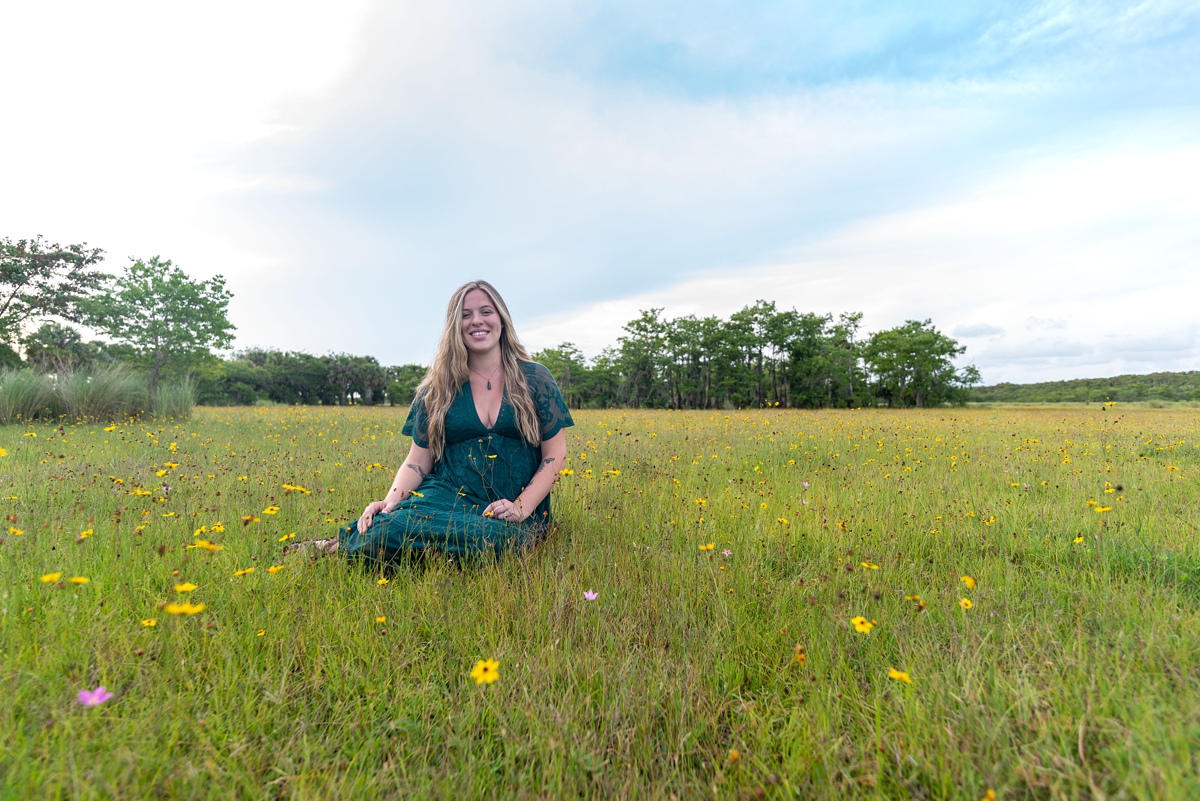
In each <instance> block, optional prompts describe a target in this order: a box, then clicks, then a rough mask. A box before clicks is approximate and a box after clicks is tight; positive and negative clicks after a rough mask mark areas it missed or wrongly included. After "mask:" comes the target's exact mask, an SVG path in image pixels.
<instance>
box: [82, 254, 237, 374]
mask: <svg viewBox="0 0 1200 801" xmlns="http://www.w3.org/2000/svg"><path fill="white" fill-rule="evenodd" d="M232 297H233V294H232V293H230V292H228V291H226V289H225V279H224V278H223V277H222V276H220V275H215V276H213V277H212V278H210V279H208V280H207V281H193V280H192V279H191V278H189V277H188V275H187V273H185V272H184V271H183V270H181V269H179V268H178V267H176V266H174V265H173V264H171V262H170V261H169V260H167V259H162V258H160V257H158V256H155V257H153V258H151V259H149V260H148V261H142V260H141V259H137V260H134V261H133V263H132V264H130V265H128V266H127V267H126V268H125V274H124V275H122V276H120V277H119V278H117V279H116V281H115V282H114V283H113V284H112V286H110V287H106V293H105V295H104V296H103V298H102V299H95V298H93V299H89V300H88V301H87V302H86V304H85V308H86V310H87V320H88V323H89V324H90V325H92V326H93V327H94V328H96V329H98V330H100V331H103V332H104V333H106V334H107V335H108V336H110V337H112V338H113V339H115V340H116V341H117V342H119V343H124V344H126V345H129V346H130V347H131V348H132V349H133V351H134V353H135V355H136V357H137V359H138V360H139V361H141V362H142V363H144V364H145V366H147V367H148V368H149V370H150V393H151V395H153V394H154V393H155V392H156V391H157V390H158V381H159V376H160V375H161V373H162V371H163V370H164V368H170V369H175V370H183V369H187V368H189V367H192V366H194V365H196V364H198V363H200V362H202V361H203V360H204V359H206V358H209V357H211V355H212V353H211V351H210V350H209V349H210V348H227V347H229V345H230V344H231V343H232V342H233V331H234V326H233V324H232V323H230V322H229V317H228V316H227V313H228V310H229V299H230V298H232Z"/></svg>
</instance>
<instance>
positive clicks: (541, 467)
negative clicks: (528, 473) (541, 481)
mask: <svg viewBox="0 0 1200 801" xmlns="http://www.w3.org/2000/svg"><path fill="white" fill-rule="evenodd" d="M553 461H554V457H553V456H549V457H547V458H545V459H543V460H542V463H541V465H539V466H538V469H537V470H535V471H534V473H533V474H534V475H535V476H536V475H537V474H538V473H540V472H542V471H543V470H545V469H546V465H548V464H550V463H551V462H553Z"/></svg>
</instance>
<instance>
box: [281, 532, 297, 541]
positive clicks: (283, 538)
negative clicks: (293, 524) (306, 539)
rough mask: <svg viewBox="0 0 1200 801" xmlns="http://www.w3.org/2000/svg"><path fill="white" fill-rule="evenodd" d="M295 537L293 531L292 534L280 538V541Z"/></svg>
mask: <svg viewBox="0 0 1200 801" xmlns="http://www.w3.org/2000/svg"><path fill="white" fill-rule="evenodd" d="M294 536H296V532H294V531H293V532H292V533H291V534H284V535H283V536H282V537H280V538H279V541H280V542H283V541H284V540H290V539H291V538H292V537H294Z"/></svg>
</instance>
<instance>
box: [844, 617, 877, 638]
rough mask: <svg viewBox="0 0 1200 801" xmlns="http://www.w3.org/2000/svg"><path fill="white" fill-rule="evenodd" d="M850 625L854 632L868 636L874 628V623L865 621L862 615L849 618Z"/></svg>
mask: <svg viewBox="0 0 1200 801" xmlns="http://www.w3.org/2000/svg"><path fill="white" fill-rule="evenodd" d="M850 623H851V624H852V625H853V626H854V630H855V631H857V632H859V633H861V634H870V633H871V629H873V628H875V626H876V624H875V622H874V621H871V620H867V619H866V618H865V617H863V616H862V615H859V616H858V617H852V618H850Z"/></svg>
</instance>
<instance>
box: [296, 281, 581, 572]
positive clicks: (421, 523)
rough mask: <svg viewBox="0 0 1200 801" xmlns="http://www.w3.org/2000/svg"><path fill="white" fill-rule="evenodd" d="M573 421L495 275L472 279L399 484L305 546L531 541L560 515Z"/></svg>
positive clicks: (445, 339)
mask: <svg viewBox="0 0 1200 801" xmlns="http://www.w3.org/2000/svg"><path fill="white" fill-rule="evenodd" d="M574 424H575V423H574V421H573V420H572V419H571V413H570V412H569V411H568V410H567V405H566V403H565V402H564V401H563V397H562V394H561V393H560V392H559V390H558V385H557V384H556V383H555V382H554V377H553V376H552V375H551V374H550V371H549V370H547V369H546V368H545V367H543V366H542V365H540V364H537V363H535V362H533V361H530V359H529V354H528V353H527V352H526V350H525V348H524V347H523V346H522V345H521V343H520V341H519V340H518V339H517V335H516V332H515V331H514V330H513V326H512V320H511V318H510V317H509V314H508V307H507V306H505V305H504V300H503V299H502V298H501V297H500V293H498V292H497V291H496V289H495V287H493V286H492V285H491V284H489V283H487V282H486V281H472V282H470V283H467V284H463V285H462V286H461V287H459V288H458V290H457V291H456V292H455V293H454V295H453V297H451V299H450V305H449V307H448V308H447V310H446V327H445V329H444V330H443V331H442V338H441V342H439V343H438V349H437V353H436V354H435V356H434V358H433V365H432V366H431V367H430V368H429V372H427V373H426V374H425V378H424V379H423V380H422V381H421V383H420V385H419V386H418V387H417V395H416V399H415V400H414V402H413V405H412V408H411V409H409V411H408V419H407V420H405V422H404V428H403V429H402V433H404V434H405V435H407V436H410V437H412V446H411V447H410V448H409V451H408V456H407V457H405V459H404V464H402V465H401V466H400V469H399V470H397V471H396V477H395V478H394V479H393V480H392V486H391V489H389V490H388V493H387V495H386V496H385V497H384V498H383V500H380V501H373V502H372V503H369V504H367V506H366V508H365V509H364V510H363V513H362V516H361V517H359V518H358V521H357V522H356V523H354V524H353V525H350V526H346V527H345V528H343V529H341V531H340V532H339V534H338V537H337V539H331V540H316V541H314V542H312V543H302V544H301V545H302V546H303V545H309V546H311V547H313V548H314V549H315V550H317V551H320V552H324V553H334V552H338V553H345V554H347V555H349V556H362V557H366V558H369V559H375V560H380V561H388V560H392V559H395V558H396V557H398V556H400V555H402V554H405V553H411V552H416V551H422V550H424V549H426V548H433V549H437V550H439V551H443V552H446V553H450V554H458V555H464V554H480V553H495V554H499V553H501V552H502V551H504V550H507V549H509V548H514V547H525V546H528V545H531V544H532V543H534V542H535V541H536V540H537V539H538V538H539V537H540V536H541V535H542V534H543V533H544V532H545V531H546V528H547V526H548V525H549V523H550V488H551V487H552V486H553V485H554V483H555V481H556V480H557V478H558V471H559V470H561V469H562V467H563V463H564V460H565V459H566V454H567V445H566V433H565V431H564V430H563V429H564V428H566V427H567V426H571V425H574Z"/></svg>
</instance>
